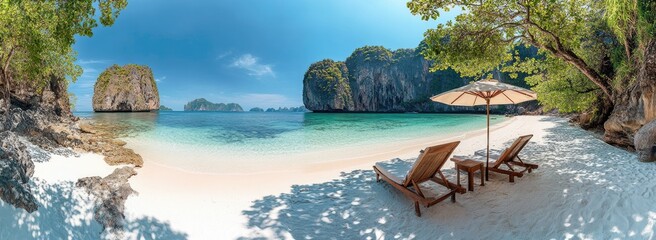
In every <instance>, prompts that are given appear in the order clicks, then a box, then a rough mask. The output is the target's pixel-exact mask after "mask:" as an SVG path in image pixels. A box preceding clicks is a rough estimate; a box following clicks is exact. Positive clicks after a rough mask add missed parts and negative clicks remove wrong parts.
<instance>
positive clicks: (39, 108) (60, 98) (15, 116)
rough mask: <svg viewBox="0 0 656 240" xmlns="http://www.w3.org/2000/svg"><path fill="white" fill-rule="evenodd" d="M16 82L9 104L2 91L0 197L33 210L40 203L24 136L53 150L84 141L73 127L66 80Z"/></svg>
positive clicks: (0, 111) (19, 206) (27, 209)
mask: <svg viewBox="0 0 656 240" xmlns="http://www.w3.org/2000/svg"><path fill="white" fill-rule="evenodd" d="M15 84H16V85H14V86H13V88H12V92H11V95H10V103H9V105H7V104H6V102H4V99H5V96H3V95H2V94H3V93H0V99H3V100H0V198H1V199H3V200H4V201H5V202H7V203H10V204H12V205H14V206H16V207H18V208H23V209H25V210H26V211H28V212H33V211H36V210H37V205H36V200H35V199H34V196H32V194H31V191H30V188H29V187H28V183H29V180H30V177H31V176H32V174H33V173H34V163H33V159H32V157H31V155H30V154H29V152H28V151H27V149H26V148H27V147H26V145H25V143H26V142H24V141H23V139H24V140H25V141H29V142H31V143H33V144H35V145H37V146H38V147H40V148H43V149H46V150H49V151H52V152H56V151H57V150H58V148H59V147H61V146H71V147H74V146H79V145H80V144H82V141H81V140H80V138H79V136H78V135H77V134H76V130H75V127H74V125H75V123H74V120H75V118H74V117H73V116H72V115H71V112H70V105H69V102H68V93H67V92H66V84H65V80H63V79H58V78H51V79H50V81H49V82H48V84H46V85H45V86H41V87H35V86H30V85H26V82H25V81H19V82H17V83H15ZM0 88H4V86H1V85H0Z"/></svg>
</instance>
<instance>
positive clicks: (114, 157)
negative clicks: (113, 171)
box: [79, 120, 143, 167]
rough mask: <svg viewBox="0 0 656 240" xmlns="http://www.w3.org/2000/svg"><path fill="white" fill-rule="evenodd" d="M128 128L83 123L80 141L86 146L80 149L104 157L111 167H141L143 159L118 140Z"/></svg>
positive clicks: (81, 123)
mask: <svg viewBox="0 0 656 240" xmlns="http://www.w3.org/2000/svg"><path fill="white" fill-rule="evenodd" d="M127 128H128V127H126V126H121V125H117V124H104V123H100V122H91V121H86V120H84V121H81V122H80V123H79V129H80V131H81V134H80V139H82V142H84V144H82V145H80V146H79V148H80V149H82V150H84V151H89V152H95V153H99V154H102V155H104V156H105V158H104V160H105V162H106V163H107V164H109V165H121V164H132V165H134V166H135V167H141V166H143V158H142V157H141V156H140V155H139V154H136V153H135V152H134V151H133V150H132V149H129V148H126V147H125V145H126V144H127V143H126V142H124V141H122V140H118V139H116V138H118V137H121V136H122V135H121V134H122V133H125V132H128V131H129V130H128V129H127Z"/></svg>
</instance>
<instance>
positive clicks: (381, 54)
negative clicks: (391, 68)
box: [346, 46, 393, 62]
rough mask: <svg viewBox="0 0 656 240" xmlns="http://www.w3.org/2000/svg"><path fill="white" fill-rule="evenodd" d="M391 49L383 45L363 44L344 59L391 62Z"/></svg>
mask: <svg viewBox="0 0 656 240" xmlns="http://www.w3.org/2000/svg"><path fill="white" fill-rule="evenodd" d="M392 55H393V53H392V51H390V50H389V49H387V48H385V47H383V46H364V47H361V48H358V49H355V51H353V53H352V54H351V56H349V57H348V58H347V59H346V61H347V62H349V61H356V59H359V60H361V61H363V62H391V61H392Z"/></svg>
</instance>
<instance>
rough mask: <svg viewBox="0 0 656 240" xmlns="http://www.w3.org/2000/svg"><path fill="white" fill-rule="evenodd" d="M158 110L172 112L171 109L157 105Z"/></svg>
mask: <svg viewBox="0 0 656 240" xmlns="http://www.w3.org/2000/svg"><path fill="white" fill-rule="evenodd" d="M159 110H160V111H173V109H171V108H169V107H167V106H164V105H159Z"/></svg>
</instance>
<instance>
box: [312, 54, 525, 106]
mask: <svg viewBox="0 0 656 240" xmlns="http://www.w3.org/2000/svg"><path fill="white" fill-rule="evenodd" d="M421 48H422V46H420V47H418V48H416V49H399V50H395V51H390V50H388V49H386V48H384V47H369V46H368V47H362V48H359V49H357V50H355V51H354V52H353V54H351V56H349V57H348V58H347V59H346V61H344V62H335V61H333V60H330V59H326V60H323V61H320V62H317V63H314V64H312V65H311V66H310V67H309V69H308V71H307V72H306V73H305V77H304V79H303V103H304V104H305V107H306V108H307V109H309V110H311V111H315V112H463V111H478V110H484V107H478V108H471V107H457V106H448V105H445V104H441V103H436V102H432V101H430V99H429V98H430V97H431V96H433V95H436V94H438V93H441V92H445V91H447V90H451V89H453V88H457V87H460V86H464V85H465V84H467V83H468V82H469V81H471V79H467V78H462V77H460V76H459V75H458V74H457V73H456V72H454V71H452V70H444V71H437V72H430V71H429V68H430V65H431V63H430V62H428V61H426V60H425V59H424V57H423V56H422V55H421ZM526 52H527V53H528V54H535V53H532V52H530V51H526ZM495 78H499V79H500V80H501V81H504V82H508V81H507V80H509V78H508V77H507V76H505V75H503V74H499V73H496V75H495ZM511 83H512V84H516V85H517V84H519V85H521V86H523V87H526V85H525V83H523V80H519V81H514V82H511ZM515 109H516V107H514V106H510V107H506V106H502V107H494V108H493V111H495V112H502V113H508V112H515Z"/></svg>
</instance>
